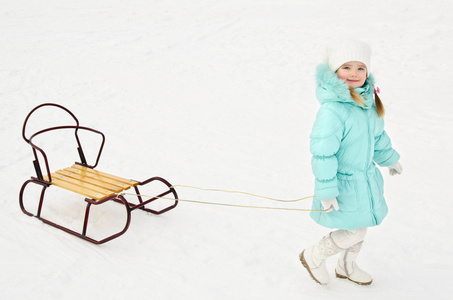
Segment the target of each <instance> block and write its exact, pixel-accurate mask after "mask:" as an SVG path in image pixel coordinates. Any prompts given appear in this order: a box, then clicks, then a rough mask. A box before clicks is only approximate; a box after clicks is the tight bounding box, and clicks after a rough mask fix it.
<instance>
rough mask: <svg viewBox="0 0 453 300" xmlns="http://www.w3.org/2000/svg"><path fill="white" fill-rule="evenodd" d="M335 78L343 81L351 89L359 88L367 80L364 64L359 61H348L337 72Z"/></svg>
mask: <svg viewBox="0 0 453 300" xmlns="http://www.w3.org/2000/svg"><path fill="white" fill-rule="evenodd" d="M337 76H338V78H340V79H341V80H343V81H344V82H345V83H346V84H347V85H348V86H349V88H351V89H355V88H358V87H361V86H362V85H363V84H364V83H365V80H366V79H367V69H366V66H365V64H363V63H361V62H359V61H349V62H347V63H345V64H343V65H342V66H341V67H339V68H338V70H337Z"/></svg>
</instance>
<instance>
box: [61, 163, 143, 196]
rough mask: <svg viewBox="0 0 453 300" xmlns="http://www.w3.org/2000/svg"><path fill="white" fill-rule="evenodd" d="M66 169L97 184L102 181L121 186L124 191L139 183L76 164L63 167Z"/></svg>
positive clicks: (84, 179)
mask: <svg viewBox="0 0 453 300" xmlns="http://www.w3.org/2000/svg"><path fill="white" fill-rule="evenodd" d="M63 170H64V171H67V172H71V173H73V174H76V175H80V176H81V177H82V178H83V179H81V180H83V181H86V182H90V183H93V184H96V183H98V182H102V183H105V184H110V185H113V186H116V187H119V188H120V190H119V191H124V190H127V189H129V188H130V187H131V186H136V185H138V182H136V181H133V180H129V179H125V178H121V177H117V176H114V175H110V174H107V173H104V172H100V171H96V170H93V169H90V168H86V167H82V166H78V165H74V166H72V167H70V168H65V169H63Z"/></svg>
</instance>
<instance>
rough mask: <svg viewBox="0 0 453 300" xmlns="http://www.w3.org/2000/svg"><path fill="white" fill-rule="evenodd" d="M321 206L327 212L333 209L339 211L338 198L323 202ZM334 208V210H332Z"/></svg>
mask: <svg viewBox="0 0 453 300" xmlns="http://www.w3.org/2000/svg"><path fill="white" fill-rule="evenodd" d="M321 204H322V206H323V207H324V209H325V210H326V212H331V211H332V210H333V209H335V210H338V209H339V207H338V202H337V198H332V199H326V200H321ZM332 208H333V209H332Z"/></svg>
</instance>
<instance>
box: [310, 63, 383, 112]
mask: <svg viewBox="0 0 453 300" xmlns="http://www.w3.org/2000/svg"><path fill="white" fill-rule="evenodd" d="M354 90H355V91H356V92H357V93H359V94H360V95H361V96H362V99H363V101H364V102H365V105H366V106H365V107H364V108H365V109H369V108H370V107H372V106H373V105H374V97H373V94H374V77H373V75H372V74H370V75H369V76H368V78H367V80H366V81H365V84H364V85H363V86H362V87H359V88H356V89H354ZM316 97H317V98H318V101H319V103H321V104H323V103H326V102H346V103H351V104H354V105H357V106H358V104H357V103H356V102H355V101H354V100H353V99H352V97H351V93H350V91H349V87H348V85H347V84H346V83H345V82H344V81H343V80H341V79H340V78H338V76H337V74H336V73H335V72H333V71H332V70H331V69H330V68H329V65H328V64H321V65H319V66H318V67H317V68H316Z"/></svg>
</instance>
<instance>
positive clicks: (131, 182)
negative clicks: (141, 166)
mask: <svg viewBox="0 0 453 300" xmlns="http://www.w3.org/2000/svg"><path fill="white" fill-rule="evenodd" d="M71 169H76V170H80V171H81V172H82V173H83V172H86V174H87V176H90V175H88V174H92V175H94V176H96V177H93V178H100V179H101V178H103V179H111V180H114V181H115V182H121V183H124V184H125V185H130V186H136V185H137V184H138V182H136V181H134V180H131V179H125V178H122V177H118V176H115V175H112V174H108V173H104V172H101V171H98V170H94V169H90V168H87V167H84V166H81V165H73V166H72V167H71Z"/></svg>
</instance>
